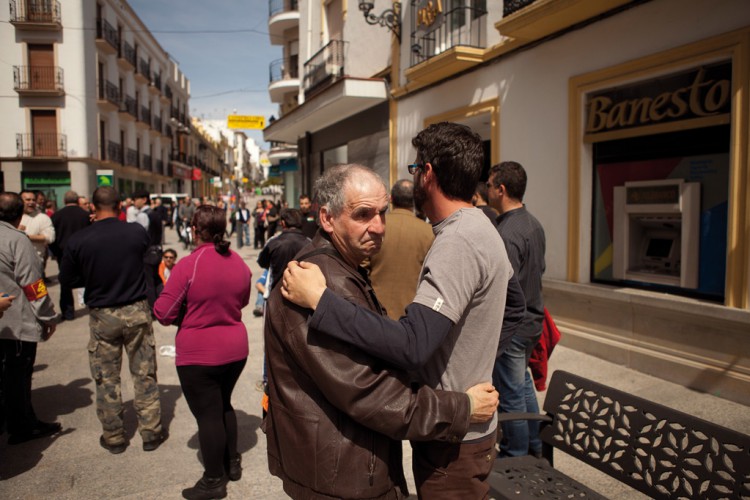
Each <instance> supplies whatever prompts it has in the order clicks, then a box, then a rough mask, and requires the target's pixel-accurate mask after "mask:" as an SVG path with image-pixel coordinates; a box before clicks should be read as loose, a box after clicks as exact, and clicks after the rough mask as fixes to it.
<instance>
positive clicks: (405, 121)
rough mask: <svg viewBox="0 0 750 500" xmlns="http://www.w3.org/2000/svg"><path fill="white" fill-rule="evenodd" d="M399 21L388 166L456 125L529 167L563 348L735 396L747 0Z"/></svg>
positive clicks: (559, 4) (511, 3)
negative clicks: (418, 139) (422, 137)
mask: <svg viewBox="0 0 750 500" xmlns="http://www.w3.org/2000/svg"><path fill="white" fill-rule="evenodd" d="M362 3H367V2H360V4H362ZM388 6H389V3H385V4H380V3H378V2H376V3H375V9H374V10H375V12H377V11H379V10H382V9H384V8H386V7H388ZM400 23H401V26H400V27H401V32H402V33H401V40H400V43H398V44H396V45H395V47H394V50H395V51H396V52H397V53H398V55H397V57H394V58H393V60H394V61H399V62H398V65H397V68H398V70H397V72H396V74H395V75H394V76H393V77H392V81H391V88H390V91H391V94H390V96H391V98H392V99H393V103H392V106H391V122H392V126H391V133H390V135H389V138H390V148H391V152H392V157H393V161H392V162H391V163H390V170H389V178H390V180H391V181H394V180H396V179H398V178H403V177H408V173H407V169H406V165H407V164H409V163H411V162H412V161H413V160H414V150H413V148H412V146H411V138H412V137H413V136H414V135H415V134H417V133H418V132H419V131H420V130H421V129H422V128H424V127H425V126H427V125H429V124H431V123H435V122H439V121H444V120H447V121H454V122H459V123H464V124H466V125H469V126H471V127H472V128H473V129H474V130H475V131H477V132H478V133H479V134H480V135H481V136H482V137H483V139H484V140H485V144H486V147H485V151H486V157H487V158H486V165H485V166H486V168H489V166H490V165H492V164H495V163H497V162H499V161H502V160H515V161H518V162H520V163H521V164H522V165H524V167H525V168H526V170H527V172H528V176H529V185H528V189H527V192H526V196H525V198H524V202H525V203H526V205H527V207H528V208H529V210H530V211H531V212H532V213H534V215H535V216H536V217H537V218H538V219H539V220H540V222H541V223H542V224H543V226H544V228H545V231H546V235H547V253H546V261H547V269H546V273H545V280H544V297H545V303H546V305H547V307H548V309H549V310H550V311H551V313H552V315H553V316H554V317H555V319H556V321H557V324H558V326H559V327H560V329H561V331H562V333H563V342H564V343H565V344H566V345H568V346H570V347H573V348H575V349H579V350H582V351H585V352H588V353H590V354H594V355H596V356H600V357H602V358H604V359H608V360H611V361H615V362H618V363H621V364H624V365H628V366H630V367H632V368H635V369H638V370H641V371H644V372H647V373H650V374H653V375H656V376H659V377H663V378H664V379H667V380H671V381H674V382H677V383H681V384H683V385H685V386H689V387H693V388H696V389H698V390H702V391H709V392H711V393H713V394H717V395H720V396H723V397H726V398H728V399H732V400H735V401H739V402H742V403H744V404H750V343H749V342H748V334H750V293H749V291H748V290H749V285H750V204H748V197H747V191H748V188H749V187H750V181H749V180H748V179H750V157H749V156H748V143H749V142H750V132H749V130H750V128H749V127H748V122H749V120H750V116H749V115H750V108H749V107H748V105H747V103H748V100H749V99H750V94H749V93H750V8H748V3H747V2H746V1H743V0H720V1H716V2H705V1H701V0H650V1H644V0H636V1H628V0H574V1H568V0H504V1H502V2H484V1H482V0H440V1H429V2H428V1H422V0H410V1H409V2H405V3H404V4H403V6H402V8H401V17H400ZM362 29H363V30H366V31H367V33H368V34H371V33H377V34H378V35H379V36H381V37H382V38H384V39H388V38H390V37H389V36H388V33H386V32H385V30H384V29H383V28H381V27H379V26H374V27H363V28H362ZM352 43H355V42H354V41H352ZM394 43H395V42H394ZM334 127H335V126H334ZM332 128H333V127H332ZM313 144H314V143H313ZM485 176H486V173H485Z"/></svg>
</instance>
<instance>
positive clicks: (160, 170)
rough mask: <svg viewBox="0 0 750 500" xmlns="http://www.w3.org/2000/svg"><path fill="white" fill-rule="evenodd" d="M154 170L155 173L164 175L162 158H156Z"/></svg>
mask: <svg viewBox="0 0 750 500" xmlns="http://www.w3.org/2000/svg"><path fill="white" fill-rule="evenodd" d="M155 167H156V168H155V169H154V172H156V173H157V174H162V175H166V172H165V171H164V162H163V161H162V160H156V165H155Z"/></svg>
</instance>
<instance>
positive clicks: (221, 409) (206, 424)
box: [177, 359, 247, 477]
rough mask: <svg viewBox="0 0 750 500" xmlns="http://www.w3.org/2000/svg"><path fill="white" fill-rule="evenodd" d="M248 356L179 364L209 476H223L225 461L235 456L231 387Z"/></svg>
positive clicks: (186, 397)
mask: <svg viewBox="0 0 750 500" xmlns="http://www.w3.org/2000/svg"><path fill="white" fill-rule="evenodd" d="M246 362H247V359H243V360H240V361H235V362H234V363H229V364H226V365H219V366H201V365H188V366H178V367H177V376H178V377H179V378H180V386H181V387H182V393H183V394H184V395H185V401H187V404H188V407H189V408H190V411H191V412H192V414H193V416H194V417H195V420H196V421H197V422H198V442H199V443H200V447H201V455H202V456H203V467H204V469H205V470H206V476H208V477H222V476H223V475H224V471H225V464H226V463H228V461H229V460H230V459H231V458H234V457H235V456H237V416H236V415H235V413H234V407H232V391H233V390H234V385H235V384H236V383H237V380H238V379H239V378H240V374H241V373H242V369H243V368H245V363H246Z"/></svg>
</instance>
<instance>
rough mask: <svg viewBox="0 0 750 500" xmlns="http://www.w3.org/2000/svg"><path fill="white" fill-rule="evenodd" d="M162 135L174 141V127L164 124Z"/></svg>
mask: <svg viewBox="0 0 750 500" xmlns="http://www.w3.org/2000/svg"><path fill="white" fill-rule="evenodd" d="M162 135H163V136H164V137H167V138H168V139H169V140H170V141H171V140H172V125H170V124H168V123H166V124H164V132H162Z"/></svg>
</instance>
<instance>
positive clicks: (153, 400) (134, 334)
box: [60, 187, 166, 454]
mask: <svg viewBox="0 0 750 500" xmlns="http://www.w3.org/2000/svg"><path fill="white" fill-rule="evenodd" d="M92 205H93V206H94V212H95V215H96V217H95V222H94V224H92V225H91V226H89V227H87V228H85V229H82V230H81V231H79V232H77V233H76V234H74V235H73V236H72V237H71V238H70V240H69V241H68V243H67V247H66V251H65V257H64V259H63V262H62V264H61V269H60V281H61V283H66V284H67V285H68V286H70V287H71V288H77V287H84V286H85V287H86V296H85V299H86V304H87V305H88V307H89V309H90V319H89V327H90V330H91V338H90V340H89V345H88V350H89V364H90V366H91V376H92V377H93V379H94V382H95V383H96V414H97V417H99V421H100V422H101V423H102V436H101V438H100V440H99V443H100V444H101V446H102V447H103V448H105V449H106V450H108V451H109V452H111V453H115V454H117V453H122V452H123V451H125V448H127V445H128V443H127V440H126V438H125V431H124V429H123V424H122V422H123V418H122V414H123V408H122V394H121V391H120V366H121V363H122V350H123V348H125V352H126V353H127V354H128V362H129V368H130V373H131V376H132V378H133V385H134V386H135V398H134V402H133V405H134V406H135V411H136V413H137V415H138V428H139V431H140V434H141V438H142V439H143V449H144V451H153V450H155V449H157V448H158V447H159V445H160V444H161V443H162V442H163V441H164V440H165V439H166V432H164V431H163V430H162V427H161V405H160V402H159V386H158V385H157V381H156V355H155V348H154V331H153V328H152V326H151V310H150V308H149V306H148V302H147V301H146V280H145V274H144V270H143V256H144V253H145V252H146V250H147V248H148V246H149V236H148V233H147V232H146V230H145V229H144V228H143V227H142V226H141V225H140V224H127V223H126V222H122V221H120V220H118V214H119V212H120V198H119V195H118V194H117V191H115V190H114V189H113V188H111V187H100V188H98V189H97V190H96V191H94V195H93V197H92Z"/></svg>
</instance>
